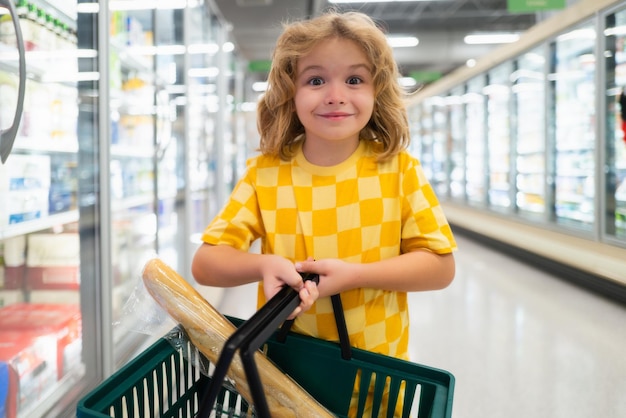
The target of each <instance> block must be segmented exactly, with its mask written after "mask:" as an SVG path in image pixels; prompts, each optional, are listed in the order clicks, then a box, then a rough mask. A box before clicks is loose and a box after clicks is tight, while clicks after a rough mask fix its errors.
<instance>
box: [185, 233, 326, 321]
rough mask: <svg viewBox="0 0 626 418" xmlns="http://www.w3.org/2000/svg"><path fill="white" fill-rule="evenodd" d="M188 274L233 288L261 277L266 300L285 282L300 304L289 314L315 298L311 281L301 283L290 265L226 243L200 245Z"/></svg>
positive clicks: (284, 260) (304, 307)
mask: <svg viewBox="0 0 626 418" xmlns="http://www.w3.org/2000/svg"><path fill="white" fill-rule="evenodd" d="M191 274H192V275H193V277H194V278H195V279H196V281H197V282H198V283H200V284H202V285H205V286H215V287H233V286H240V285H243V284H247V283H252V282H258V281H261V280H263V289H264V292H265V297H266V298H267V299H269V298H271V297H272V296H274V295H275V294H276V293H278V291H279V290H280V289H281V288H282V287H283V286H284V285H285V284H286V285H289V286H291V287H292V288H294V289H296V290H298V291H299V293H300V299H301V303H300V306H298V308H296V311H294V313H293V314H292V315H291V316H290V317H294V316H296V315H298V314H299V313H300V312H304V311H306V310H308V309H309V308H310V307H311V306H312V305H313V303H314V302H315V300H317V297H318V291H317V286H316V285H315V283H314V282H312V281H307V282H305V283H303V281H302V276H300V274H299V273H298V272H297V271H296V268H295V266H294V264H293V263H292V262H291V261H289V260H288V259H286V258H283V257H281V256H278V255H264V254H257V253H250V252H246V251H241V250H238V249H236V248H233V247H230V246H228V245H209V244H202V245H201V246H200V247H199V248H198V250H197V251H196V253H195V255H194V258H193V261H192V263H191Z"/></svg>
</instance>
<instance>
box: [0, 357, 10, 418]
mask: <svg viewBox="0 0 626 418" xmlns="http://www.w3.org/2000/svg"><path fill="white" fill-rule="evenodd" d="M8 396H9V366H8V365H7V364H6V363H4V362H2V361H0V418H5V417H6V402H7V397H8Z"/></svg>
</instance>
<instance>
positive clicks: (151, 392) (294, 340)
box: [76, 317, 455, 418]
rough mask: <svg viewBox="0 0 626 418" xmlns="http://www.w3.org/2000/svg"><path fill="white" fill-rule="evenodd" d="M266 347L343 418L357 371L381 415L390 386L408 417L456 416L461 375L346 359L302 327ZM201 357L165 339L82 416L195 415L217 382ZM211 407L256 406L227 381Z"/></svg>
mask: <svg viewBox="0 0 626 418" xmlns="http://www.w3.org/2000/svg"><path fill="white" fill-rule="evenodd" d="M228 319H229V320H230V321H232V322H233V323H234V324H235V325H236V326H240V325H241V324H242V323H243V321H242V320H240V319H237V318H231V317H229V318H228ZM263 348H264V351H265V353H266V355H267V356H268V357H269V358H270V359H271V360H272V361H273V362H274V363H275V364H276V365H277V366H278V367H279V368H280V369H281V370H283V371H288V372H287V374H288V375H289V376H290V377H291V378H293V379H294V380H295V381H296V382H297V383H298V384H299V385H300V386H302V387H303V388H304V389H305V390H306V391H307V392H308V393H309V394H311V395H312V396H313V397H314V398H315V399H316V400H317V401H318V402H320V403H321V404H322V405H324V406H325V407H326V408H327V409H328V410H330V411H331V412H332V413H333V414H335V415H336V416H337V417H347V416H348V415H347V414H348V410H349V406H350V400H351V397H352V392H353V388H354V382H355V378H356V377H357V375H358V376H360V380H361V386H362V388H364V392H365V393H366V394H367V392H368V387H369V386H370V383H371V381H375V382H374V383H371V384H372V385H373V386H374V395H373V404H374V413H375V414H376V416H377V415H378V413H377V412H376V411H377V409H378V408H380V407H381V405H380V404H381V403H382V402H383V392H384V391H385V390H388V391H389V392H390V395H389V397H388V399H393V402H395V399H396V398H397V395H398V393H399V392H400V391H402V392H403V395H404V399H405V400H404V410H403V412H402V416H403V417H411V418H413V417H419V418H451V416H452V401H453V393H454V382H455V380H454V376H453V375H452V374H451V373H449V372H447V371H444V370H440V369H436V368H432V367H428V366H424V365H420V364H416V363H412V362H408V361H404V360H400V359H396V358H393V357H389V356H385V355H381V354H375V353H372V352H369V351H364V350H359V349H355V348H353V350H352V358H351V359H350V360H344V359H343V358H342V357H341V349H340V347H339V344H337V343H333V342H328V341H323V340H320V339H317V338H312V337H308V336H304V335H299V334H296V333H289V336H288V337H287V338H286V340H285V341H280V342H279V341H278V340H277V339H276V334H274V335H272V336H271V337H270V338H269V339H268V340H267V342H266V344H265V346H264V347H263ZM190 349H191V350H192V351H194V352H195V353H196V355H191V356H190V355H187V354H184V353H190V352H192V351H189V350H190ZM188 359H190V360H188ZM201 359H203V361H204V362H207V360H206V358H204V357H203V356H202V355H201V354H199V352H198V351H197V350H196V349H195V348H194V347H191V345H190V344H189V348H187V349H183V348H180V347H179V348H175V345H174V344H172V343H171V341H170V340H168V339H166V338H160V339H159V340H157V341H156V342H155V343H154V344H153V345H152V346H150V347H149V348H148V349H147V350H145V351H144V352H142V353H141V354H139V355H138V356H137V357H135V358H134V359H133V360H131V361H130V362H129V363H128V364H126V365H125V366H124V367H122V368H121V369H120V370H118V371H117V372H116V373H114V374H113V375H111V376H110V377H109V378H108V379H106V380H105V381H104V382H102V383H101V384H100V385H99V386H98V387H97V388H95V389H94V390H92V391H91V392H90V393H89V394H88V395H86V396H85V397H84V398H82V399H81V400H80V401H79V403H78V405H77V415H76V416H77V418H105V417H115V418H145V417H159V418H168V417H179V418H194V417H195V415H196V412H197V411H198V409H199V402H200V400H199V398H200V394H201V393H203V388H205V385H208V384H210V380H211V378H210V377H207V376H206V374H204V373H200V372H199V370H200V369H202V370H206V369H207V368H206V366H203V367H200V363H199V361H202V360H201ZM194 363H195V365H194ZM209 370H210V368H209ZM209 374H210V373H209ZM370 390H371V389H370ZM359 393H360V392H359ZM365 397H367V395H365ZM363 398H364V397H363ZM360 402H364V399H362V400H360ZM391 409H393V408H391ZM212 411H213V412H212V414H211V416H216V417H221V416H224V417H245V416H254V413H253V408H251V407H250V405H248V403H247V402H246V401H245V400H244V399H243V398H242V397H241V396H240V395H239V394H238V393H237V391H236V390H235V389H234V388H233V387H232V385H230V384H228V383H225V384H224V385H223V387H222V389H221V392H220V394H219V396H218V398H217V401H216V402H215V405H214V406H213V410H212ZM391 412H393V411H391ZM305 418H306V417H305Z"/></svg>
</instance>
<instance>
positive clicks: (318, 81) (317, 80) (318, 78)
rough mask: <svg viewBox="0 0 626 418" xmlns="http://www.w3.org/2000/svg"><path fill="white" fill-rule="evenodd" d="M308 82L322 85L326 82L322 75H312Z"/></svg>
mask: <svg viewBox="0 0 626 418" xmlns="http://www.w3.org/2000/svg"><path fill="white" fill-rule="evenodd" d="M308 83H309V84H310V85H312V86H321V85H322V84H324V80H322V79H321V78H320V77H311V78H310V79H309V82H308Z"/></svg>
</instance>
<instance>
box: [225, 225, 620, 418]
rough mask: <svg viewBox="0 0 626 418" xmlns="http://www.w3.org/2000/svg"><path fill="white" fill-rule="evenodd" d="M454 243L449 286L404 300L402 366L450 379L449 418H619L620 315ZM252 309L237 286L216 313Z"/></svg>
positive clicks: (249, 289) (600, 301) (475, 247)
mask: <svg viewBox="0 0 626 418" xmlns="http://www.w3.org/2000/svg"><path fill="white" fill-rule="evenodd" d="M457 239H458V242H459V251H458V252H457V253H456V260H457V275H456V278H455V280H454V282H453V283H452V284H451V285H450V286H449V287H448V288H447V289H445V290H442V291H437V292H423V293H412V294H410V297H409V298H410V304H411V321H412V322H411V324H412V328H411V355H412V361H415V362H418V363H422V364H426V365H429V366H433V367H438V368H442V369H445V370H448V371H450V372H452V373H453V374H454V375H455V377H456V387H455V393H454V407H453V417H454V418H518V417H519V418H522V417H524V418H528V417H533V418H595V417H603V418H623V417H626V395H625V394H626V355H625V353H626V307H624V306H622V305H619V304H616V303H613V302H611V301H608V300H606V299H604V298H601V297H598V296H596V295H594V294H592V293H590V292H588V291H585V290H584V289H581V288H578V287H576V286H574V285H572V284H569V283H568V282H565V281H562V280H559V279H557V278H555V277H552V276H550V275H548V274H546V273H544V272H542V271H540V270H537V269H534V268H533V267H532V266H529V265H527V264H524V263H519V262H517V261H515V260H514V259H512V258H510V257H507V256H505V255H503V254H501V253H498V252H495V251H493V250H491V249H488V248H486V247H483V246H481V245H479V244H477V243H475V242H473V241H471V240H469V239H467V238H465V237H463V236H459V237H457ZM254 303H255V288H254V287H253V286H243V287H240V288H237V289H229V290H227V291H226V293H225V296H224V298H223V301H222V303H221V305H220V310H221V311H222V312H224V313H227V314H229V315H233V316H237V317H240V318H246V317H248V316H249V315H250V314H251V313H252V309H253V308H254Z"/></svg>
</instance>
